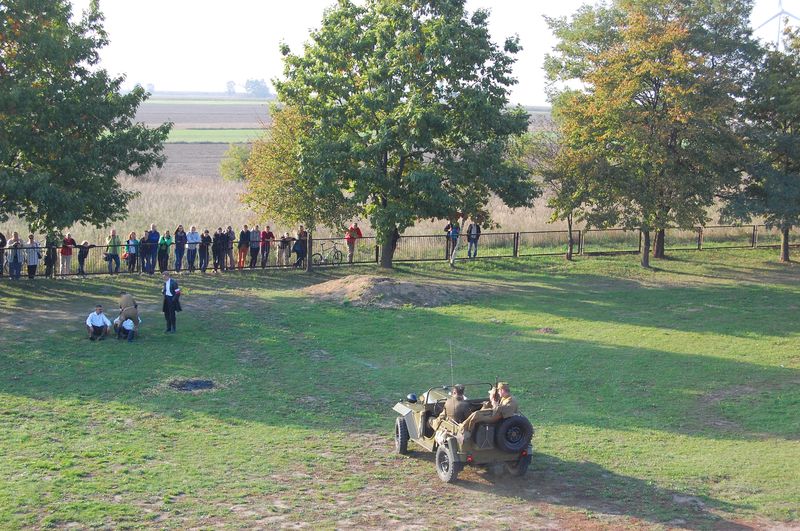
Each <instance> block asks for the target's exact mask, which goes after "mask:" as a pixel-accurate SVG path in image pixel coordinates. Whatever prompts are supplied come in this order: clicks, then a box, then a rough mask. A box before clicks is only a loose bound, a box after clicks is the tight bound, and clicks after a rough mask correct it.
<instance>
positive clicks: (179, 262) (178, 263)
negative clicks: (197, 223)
mask: <svg viewBox="0 0 800 531" xmlns="http://www.w3.org/2000/svg"><path fill="white" fill-rule="evenodd" d="M172 241H173V243H174V244H175V271H177V272H178V273H180V272H181V268H182V267H183V255H184V254H185V253H186V241H187V238H186V231H185V230H183V225H178V227H177V228H176V229H175V236H174V237H173V238H172Z"/></svg>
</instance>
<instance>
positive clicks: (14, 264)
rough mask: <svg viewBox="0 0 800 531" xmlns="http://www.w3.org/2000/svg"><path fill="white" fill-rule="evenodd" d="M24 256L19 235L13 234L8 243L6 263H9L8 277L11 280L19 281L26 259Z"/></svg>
mask: <svg viewBox="0 0 800 531" xmlns="http://www.w3.org/2000/svg"><path fill="white" fill-rule="evenodd" d="M24 255H25V253H24V251H23V249H22V240H20V238H19V233H17V232H13V233H12V234H11V239H10V240H8V242H7V243H6V262H8V276H9V278H11V280H19V277H20V274H21V273H22V262H23V260H24V259H25V256H24Z"/></svg>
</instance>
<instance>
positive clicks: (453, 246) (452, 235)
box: [447, 221, 461, 267]
mask: <svg viewBox="0 0 800 531" xmlns="http://www.w3.org/2000/svg"><path fill="white" fill-rule="evenodd" d="M460 235H461V227H460V226H459V225H458V221H453V222H452V223H450V232H448V233H447V236H448V238H449V239H450V267H455V266H456V253H457V252H458V238H459V236H460Z"/></svg>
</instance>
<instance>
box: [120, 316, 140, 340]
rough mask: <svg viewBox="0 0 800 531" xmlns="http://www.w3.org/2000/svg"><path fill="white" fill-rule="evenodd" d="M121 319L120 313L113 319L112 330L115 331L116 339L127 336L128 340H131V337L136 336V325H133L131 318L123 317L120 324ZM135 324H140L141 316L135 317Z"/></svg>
mask: <svg viewBox="0 0 800 531" xmlns="http://www.w3.org/2000/svg"><path fill="white" fill-rule="evenodd" d="M121 319H122V315H120V316H119V317H117V318H116V319H114V330H116V331H117V339H124V338H127V339H128V342H131V341H133V338H134V337H135V336H136V330H137V329H138V327H136V326H134V322H133V320H132V319H125V320H124V321H122V325H120V324H119V322H120V320H121ZM136 321H138V322H137V323H135V324H141V322H142V319H141V317H138V316H137V317H136Z"/></svg>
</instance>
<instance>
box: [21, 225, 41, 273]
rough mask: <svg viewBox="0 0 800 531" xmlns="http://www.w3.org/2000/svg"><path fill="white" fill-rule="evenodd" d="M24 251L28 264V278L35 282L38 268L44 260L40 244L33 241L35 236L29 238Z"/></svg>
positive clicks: (31, 235)
mask: <svg viewBox="0 0 800 531" xmlns="http://www.w3.org/2000/svg"><path fill="white" fill-rule="evenodd" d="M24 249H25V263H26V264H28V278H29V279H30V280H33V279H34V278H35V277H36V268H37V267H38V266H39V260H41V259H42V253H41V251H40V246H39V242H37V241H36V240H34V239H33V234H30V235H29V236H28V241H27V243H25V245H24Z"/></svg>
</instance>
